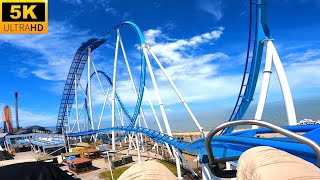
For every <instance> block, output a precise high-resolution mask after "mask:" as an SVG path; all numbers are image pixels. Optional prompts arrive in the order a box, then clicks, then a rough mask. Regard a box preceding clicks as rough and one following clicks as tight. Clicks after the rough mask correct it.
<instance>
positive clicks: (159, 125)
mask: <svg viewBox="0 0 320 180" xmlns="http://www.w3.org/2000/svg"><path fill="white" fill-rule="evenodd" d="M144 92H145V96H146V97H147V99H148V102H149V105H150V107H151V111H152V113H153V115H154V118H155V119H156V122H157V125H158V128H159V130H160V132H161V133H164V132H163V129H162V127H161V124H160V121H159V118H158V115H157V113H156V111H155V110H154V107H153V103H152V100H151V98H150V94H149V92H148V89H147V87H144ZM165 145H166V147H167V149H168V152H169V154H170V156H171V157H173V154H172V152H171V149H170V147H169V144H168V143H165Z"/></svg>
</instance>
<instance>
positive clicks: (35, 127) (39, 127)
mask: <svg viewBox="0 0 320 180" xmlns="http://www.w3.org/2000/svg"><path fill="white" fill-rule="evenodd" d="M22 129H26V130H32V129H37V130H42V131H46V130H47V129H46V128H45V127H42V126H38V125H33V126H27V127H25V128H22Z"/></svg>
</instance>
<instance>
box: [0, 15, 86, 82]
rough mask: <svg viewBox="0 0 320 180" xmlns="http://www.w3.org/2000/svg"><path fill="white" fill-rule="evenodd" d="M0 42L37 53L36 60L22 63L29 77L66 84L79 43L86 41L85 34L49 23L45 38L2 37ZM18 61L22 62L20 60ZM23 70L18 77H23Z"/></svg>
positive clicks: (42, 36) (39, 36) (63, 24)
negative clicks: (61, 81) (28, 72)
mask: <svg viewBox="0 0 320 180" xmlns="http://www.w3.org/2000/svg"><path fill="white" fill-rule="evenodd" d="M0 38H1V39H0V42H5V43H8V44H11V45H13V46H15V47H17V48H23V49H24V50H29V51H33V52H35V53H38V55H39V57H38V58H36V59H23V60H22V62H19V63H27V64H28V65H29V66H31V68H30V67H28V68H30V69H28V70H29V71H30V72H31V73H32V74H34V75H36V76H37V77H39V78H42V79H45V80H52V81H59V80H65V78H66V76H67V73H68V70H69V67H70V64H71V60H72V59H73V56H74V53H75V51H76V49H77V48H78V47H79V45H80V44H81V42H83V41H85V40H87V39H89V36H88V32H87V31H79V30H77V29H75V28H74V27H72V26H69V25H67V24H66V23H61V22H54V21H51V22H50V25H49V34H46V35H1V36H0ZM19 61H21V59H19ZM25 71H26V69H25V67H24V68H22V69H21V70H18V72H20V75H23V77H25V75H27V74H25V73H23V72H25Z"/></svg>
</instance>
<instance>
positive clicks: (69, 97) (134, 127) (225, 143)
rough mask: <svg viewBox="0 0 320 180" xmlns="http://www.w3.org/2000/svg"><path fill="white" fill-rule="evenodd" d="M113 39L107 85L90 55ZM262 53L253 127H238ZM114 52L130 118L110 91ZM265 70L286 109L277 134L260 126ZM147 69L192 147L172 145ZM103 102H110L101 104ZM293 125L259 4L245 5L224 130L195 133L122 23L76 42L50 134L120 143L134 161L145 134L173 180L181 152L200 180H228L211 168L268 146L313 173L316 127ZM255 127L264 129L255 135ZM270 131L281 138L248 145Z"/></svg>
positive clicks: (142, 45) (147, 52)
mask: <svg viewBox="0 0 320 180" xmlns="http://www.w3.org/2000/svg"><path fill="white" fill-rule="evenodd" d="M125 26H129V27H131V28H132V29H134V31H135V32H136V34H137V37H138V38H139V50H140V52H139V53H140V54H141V61H140V77H139V83H136V79H135V78H134V77H133V75H134V73H132V70H133V69H134V68H136V67H132V66H130V63H129V62H130V61H129V58H128V56H127V53H126V51H125V46H124V43H123V41H122V37H121V34H120V30H121V29H122V28H123V27H125ZM113 33H115V34H116V44H115V52H114V61H113V72H112V73H113V76H112V77H109V76H108V74H111V72H104V71H101V70H99V69H97V68H96V67H97V66H96V65H95V63H94V60H93V59H92V53H93V51H94V50H96V49H97V48H99V47H100V46H102V45H103V44H104V43H106V42H107V41H108V40H109V39H110V37H111V36H112V34H113ZM119 46H120V47H119ZM264 47H266V51H265V52H266V60H265V68H264V71H263V81H262V88H261V92H260V98H259V102H258V107H257V110H256V114H255V118H254V119H255V120H242V119H243V116H244V114H245V113H246V111H247V109H248V107H249V105H250V103H251V101H252V98H253V95H254V92H255V89H256V84H257V80H258V76H259V73H260V66H261V61H262V56H263V49H264ZM119 48H120V50H119ZM119 51H121V52H122V57H123V60H124V61H125V63H123V64H125V66H126V69H127V72H128V74H129V77H130V83H131V85H132V89H133V91H134V96H135V98H136V103H135V105H134V106H133V105H132V104H131V106H130V107H134V108H133V113H130V111H129V108H128V106H125V103H124V102H123V101H122V99H121V97H120V93H118V90H117V87H118V86H117V85H118V84H117V83H118V81H119V80H118V81H117V74H119V72H118V73H117V70H118V65H119V63H120V62H119V60H120V58H119V57H118V56H119ZM152 60H153V61H152ZM131 64H132V63H131ZM272 64H274V67H275V70H276V74H277V76H278V79H279V82H280V85H281V89H282V93H283V97H284V102H285V106H286V111H287V118H288V125H289V126H286V127H278V126H275V125H272V124H270V123H266V122H264V121H260V120H261V117H262V112H263V109H264V105H265V101H266V97H267V92H268V86H269V80H270V76H271V73H272V71H271V67H272ZM154 65H157V66H158V67H159V68H160V70H161V72H162V73H163V75H164V76H165V78H166V79H167V81H168V83H169V84H170V85H171V87H172V89H173V90H174V92H175V93H176V95H177V96H178V98H179V99H180V100H181V103H182V104H183V106H184V107H185V109H186V111H187V112H188V114H189V115H190V117H191V119H192V120H193V122H194V123H195V125H196V127H197V128H198V130H199V132H200V133H201V134H202V136H203V137H202V138H200V139H197V140H195V141H193V142H183V141H180V140H178V139H175V138H173V137H172V132H171V127H170V123H169V118H168V116H167V113H166V109H165V105H164V103H163V99H162V97H161V93H160V90H159V87H158V82H157V80H156V76H155V72H154V67H153V66H154ZM85 67H87V77H84V78H83V79H81V77H82V74H83V71H84V69H85ZM91 68H92V69H91ZM147 77H150V79H149V80H151V84H152V89H153V91H152V92H154V94H152V95H150V94H149V93H150V92H151V91H148V89H149V88H150V87H147V85H148V84H147V83H146V81H147V79H148V78H147ZM93 78H96V79H97V80H98V83H99V84H98V86H99V87H100V88H101V91H102V92H103V95H104V103H103V106H102V107H100V109H101V113H100V116H99V115H98V114H97V113H96V111H95V110H94V108H93V103H92V98H93V97H92V95H93V93H92V90H93V89H92V88H91V86H92V80H93ZM84 79H86V81H87V85H86V87H85V88H84V86H83V85H82V84H81V82H83V81H84ZM118 79H119V78H118ZM102 81H106V82H107V84H108V85H107V87H106V86H104V84H103V83H102ZM137 87H138V88H137ZM79 94H80V95H79ZM152 96H155V97H156V99H157V101H158V105H159V109H160V112H161V114H160V115H161V118H160V117H159V115H158V114H157V113H156V110H155V108H154V105H153V103H152V100H151V97H152ZM80 97H84V102H83V105H82V106H81V107H82V108H79V104H81V103H79V98H80ZM110 98H111V101H110V100H109V99H110ZM144 99H146V100H147V102H148V103H146V104H149V106H150V107H149V106H148V109H150V110H151V111H152V113H153V116H154V119H155V121H156V123H157V126H158V128H159V132H158V131H156V130H152V129H149V128H148V122H149V120H148V118H147V117H146V115H145V111H144V108H146V107H145V104H144V103H143V100H144ZM108 108H109V109H110V114H111V125H110V127H109V128H102V125H101V124H102V122H103V120H104V119H105V118H104V117H105V116H104V113H105V111H106V110H107V109H108ZM81 115H82V118H81ZM83 115H84V116H83ZM71 117H74V119H75V121H74V124H73V125H72V124H71ZM161 119H162V120H163V123H164V125H165V128H162V126H161V122H160V120H161ZM116 124H119V125H120V126H117V125H116ZM296 124H297V121H296V116H295V109H294V105H293V100H292V96H291V92H290V88H289V85H288V81H287V78H286V75H285V72H284V69H283V66H282V64H281V61H280V58H279V55H278V53H277V51H276V48H275V46H274V45H273V39H272V37H271V34H270V31H269V28H268V25H267V2H266V0H256V1H255V0H251V1H250V26H249V39H248V48H247V54H246V63H245V69H244V74H243V79H242V84H241V88H240V92H239V95H238V98H237V101H236V105H235V107H234V109H233V112H232V114H231V117H230V119H229V122H227V123H224V124H222V125H220V126H218V127H217V128H215V129H213V130H212V131H211V132H210V133H209V134H208V135H207V137H206V136H205V134H204V132H203V127H202V126H201V125H200V124H199V122H198V120H197V119H196V117H195V116H194V114H193V112H192V111H191V109H190V108H189V106H188V104H187V102H186V101H185V99H184V98H183V97H182V95H181V94H180V92H179V90H178V89H177V87H176V85H175V84H174V82H173V81H172V79H171V78H170V76H169V75H168V73H167V72H166V70H165V68H164V67H163V65H162V64H161V62H160V60H159V59H158V58H157V56H156V54H155V53H154V52H153V50H152V47H150V46H149V45H148V44H147V42H146V40H145V38H144V36H143V34H142V32H141V30H140V28H139V27H138V26H137V25H136V24H134V23H133V22H129V21H126V22H124V23H122V24H120V25H118V26H116V27H114V28H112V29H111V30H110V31H109V32H108V33H107V34H106V35H104V36H102V37H100V38H92V39H90V40H88V41H87V42H84V43H83V44H82V45H81V46H80V48H79V49H78V50H77V52H76V54H75V56H74V59H73V61H72V64H71V67H70V71H69V74H68V77H67V80H66V84H65V88H64V91H63V95H62V100H61V105H60V109H59V115H58V121H57V127H56V128H57V129H56V130H57V132H58V133H63V134H64V135H65V136H66V138H67V139H70V138H77V140H79V141H82V137H84V136H86V137H91V139H92V140H93V141H96V140H97V139H100V140H102V141H104V142H105V143H109V144H112V149H113V150H116V142H121V143H123V142H125V143H127V142H128V143H129V148H131V146H132V145H134V146H135V147H136V148H137V151H138V155H139V157H140V148H144V147H143V141H144V140H143V136H142V134H145V135H147V136H148V137H150V138H151V139H153V140H154V141H155V142H156V143H159V144H163V145H164V146H165V147H166V148H167V150H168V151H169V153H170V154H171V155H172V156H173V157H174V158H175V160H176V166H177V172H178V178H181V170H180V164H181V162H180V160H182V161H183V162H184V164H187V166H188V162H187V161H186V160H185V159H184V157H183V156H182V155H181V151H187V152H189V153H193V154H196V155H198V157H199V162H200V163H201V164H202V168H203V170H202V173H203V174H204V176H203V177H207V178H208V179H211V178H212V177H213V176H218V177H228V178H231V177H235V171H234V170H222V169H220V167H219V163H221V162H224V163H226V162H232V161H237V159H238V158H239V156H240V155H241V154H242V153H243V152H244V151H246V150H248V149H250V148H252V147H255V146H271V147H274V148H277V149H280V150H284V151H286V152H289V153H291V154H293V155H295V156H298V157H301V158H302V159H304V160H307V161H309V162H311V163H313V164H316V165H318V166H319V165H320V147H319V146H318V145H317V143H320V139H319V136H317V134H319V133H320V132H319V131H320V125H308V126H296ZM238 125H253V126H252V129H251V130H245V131H240V132H233V130H234V128H235V126H238ZM258 126H260V127H265V128H259V129H257V127H258ZM274 131H275V132H277V133H280V134H283V135H285V136H287V137H274V138H258V137H256V135H258V134H265V133H272V132H274ZM109 132H111V138H110V139H109V138H106V136H104V134H108V133H109ZM116 132H117V134H116ZM218 132H221V133H220V134H219V135H217V136H214V135H216V134H218ZM295 132H299V133H301V135H298V134H296V133H295ZM119 134H120V135H119ZM288 137H289V138H288ZM134 138H135V142H134ZM290 138H292V139H290ZM293 139H294V140H293ZM156 145H157V144H156ZM212 151H213V152H214V154H213V152H212ZM190 171H191V172H192V173H193V174H195V172H194V171H193V170H192V168H190Z"/></svg>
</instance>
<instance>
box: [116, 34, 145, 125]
mask: <svg viewBox="0 0 320 180" xmlns="http://www.w3.org/2000/svg"><path fill="white" fill-rule="evenodd" d="M119 40H120V47H121V50H122V54H123V58H124V60H125V62H126V66H127V70H128V73H129V77H130V80H131V84H132V87H133V90H134V93H135V94H136V97H137V98H138V96H139V94H138V91H137V88H136V86H135V83H134V80H133V77H132V73H131V69H130V65H129V62H128V58H127V54H126V51H125V49H124V45H123V43H122V39H121V35H120V33H119ZM140 114H141V117H142V119H143V121H144V125H145V126H146V128H148V124H147V121H146V118H145V116H144V112H143V109H142V107H141V109H140Z"/></svg>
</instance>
